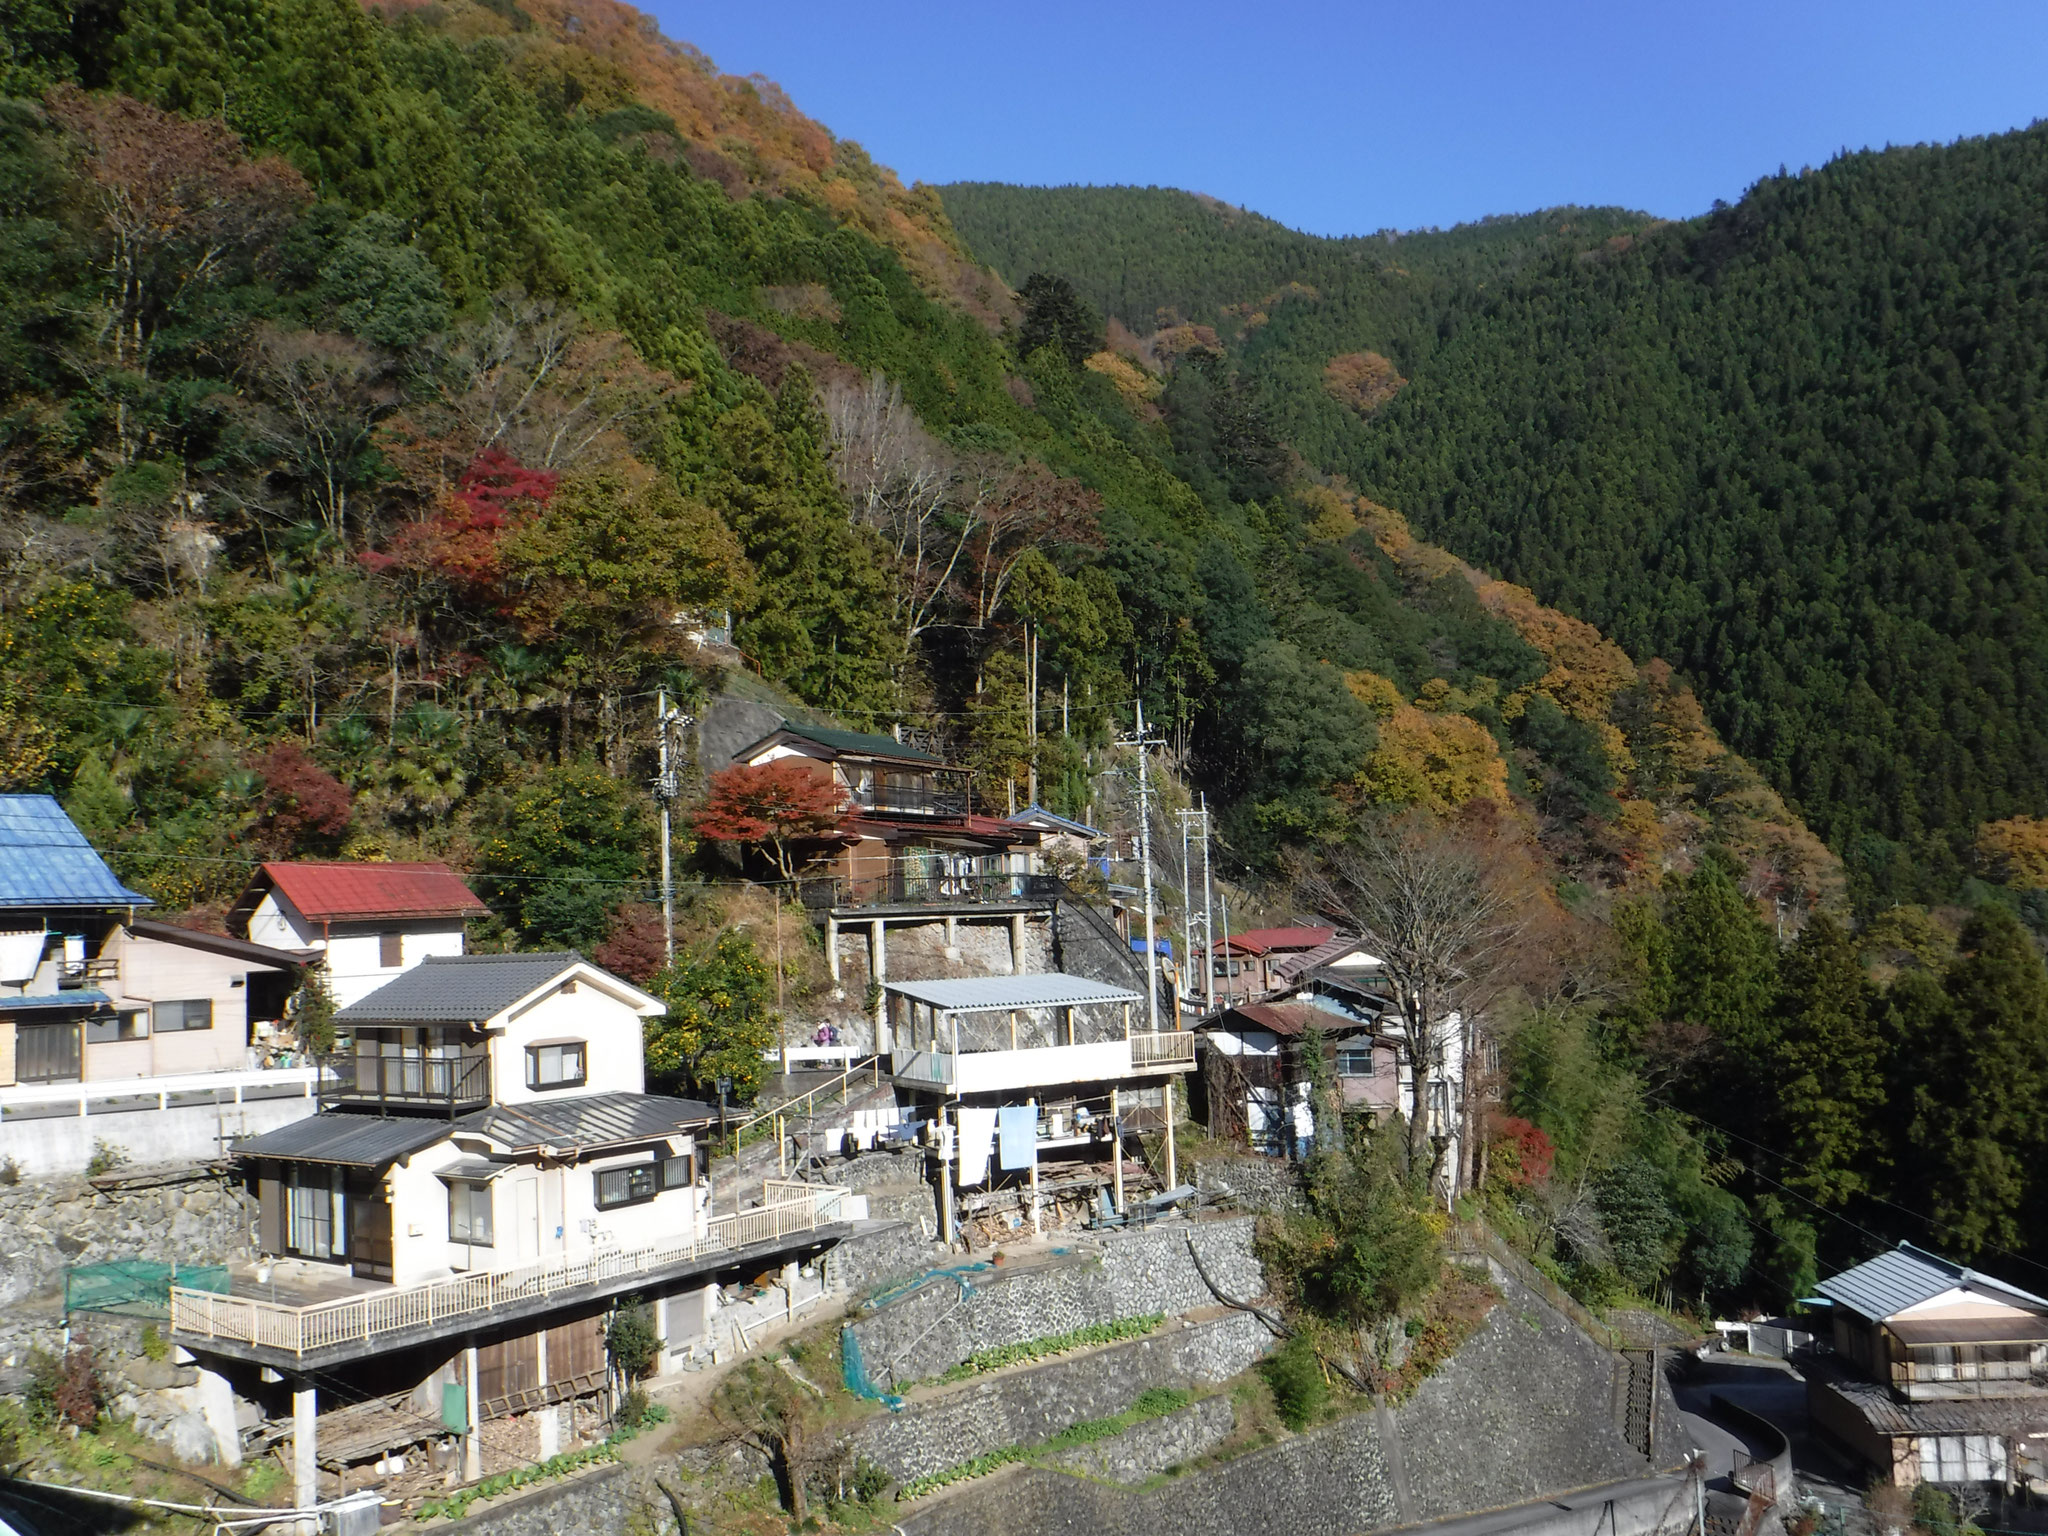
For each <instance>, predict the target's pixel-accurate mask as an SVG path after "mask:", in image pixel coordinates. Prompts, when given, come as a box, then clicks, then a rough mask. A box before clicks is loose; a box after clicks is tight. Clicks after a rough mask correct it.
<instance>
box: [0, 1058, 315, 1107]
mask: <svg viewBox="0 0 2048 1536" xmlns="http://www.w3.org/2000/svg"><path fill="white" fill-rule="evenodd" d="M318 1072H319V1069H318V1068H316V1067H247V1068H242V1069H239V1070H236V1071H230V1072H175V1073H164V1074H161V1075H154V1076H150V1077H101V1078H93V1079H89V1080H88V1081H86V1082H82V1083H18V1084H10V1085H9V1086H7V1087H5V1088H0V1110H5V1109H13V1108H17V1107H26V1106H28V1105H31V1104H73V1103H75V1104H77V1105H78V1106H79V1110H78V1112H79V1114H81V1115H89V1114H113V1113H119V1112H122V1111H125V1110H128V1109H140V1108H149V1107H154V1108H157V1109H165V1108H168V1107H170V1106H169V1104H168V1100H169V1099H171V1098H172V1097H173V1096H175V1095H177V1094H183V1093H202V1092H218V1091H219V1090H221V1089H223V1088H227V1089H232V1090H233V1091H234V1099H233V1102H234V1103H237V1104H239V1103H241V1102H242V1090H243V1089H244V1088H257V1087H286V1086H296V1087H297V1088H298V1089H299V1090H300V1091H299V1092H298V1093H296V1094H292V1095H290V1097H293V1098H311V1097H312V1096H313V1092H314V1088H315V1083H316V1079H317V1077H318ZM114 1099H140V1100H145V1101H149V1102H147V1103H144V1104H137V1105H126V1104H123V1105H111V1104H109V1106H108V1107H107V1108H105V1109H92V1108H89V1107H88V1106H89V1105H90V1104H92V1103H97V1102H104V1101H110V1100H114Z"/></svg>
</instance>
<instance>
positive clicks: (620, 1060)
mask: <svg viewBox="0 0 2048 1536" xmlns="http://www.w3.org/2000/svg"><path fill="white" fill-rule="evenodd" d="M572 985H574V987H575V988H576V990H575V991H573V992H562V991H555V992H552V993H550V994H548V995H547V996H546V997H543V998H542V999H540V1001H538V1002H536V1003H532V1004H530V1005H528V1006H527V1007H526V1008H525V1009H524V1010H522V1011H521V1012H519V1013H517V1014H515V1015H513V1017H512V1019H511V1020H510V1022H509V1023H508V1024H507V1025H506V1026H505V1030H504V1033H503V1034H500V1035H494V1037H493V1039H492V1041H491V1055H492V1061H491V1078H492V1097H493V1098H494V1099H495V1100H496V1102H498V1103H500V1104H530V1103H532V1102H534V1101H535V1100H537V1099H558V1098H562V1097H564V1096H565V1095H568V1096H576V1097H581V1096H583V1095H586V1094H593V1093H645V1092H646V1091H647V1057H646V1052H645V1049H644V1047H643V1043H642V1042H643V1036H644V1033H645V1031H644V1030H643V1028H642V1026H641V1022H640V1015H639V1014H638V1013H636V1012H634V1010H633V1005H632V1004H631V1003H630V1002H628V1001H627V1000H626V999H625V998H623V997H621V996H620V995H619V994H617V993H616V992H613V991H612V990H610V989H609V988H608V987H604V986H601V985H599V984H598V983H595V982H593V981H591V980H590V979H589V978H588V977H579V978H577V979H576V980H575V981H574V982H573V983H572ZM540 1040H581V1041H583V1042H584V1043H585V1046H586V1048H587V1049H586V1052H585V1057H584V1070H585V1072H586V1073H587V1074H588V1080H587V1081H586V1082H585V1083H584V1084H583V1085H582V1086H580V1087H575V1088H557V1089H538V1090H536V1089H532V1088H529V1087H527V1086H526V1048H527V1046H529V1045H531V1044H533V1043H534V1042H536V1041H540Z"/></svg>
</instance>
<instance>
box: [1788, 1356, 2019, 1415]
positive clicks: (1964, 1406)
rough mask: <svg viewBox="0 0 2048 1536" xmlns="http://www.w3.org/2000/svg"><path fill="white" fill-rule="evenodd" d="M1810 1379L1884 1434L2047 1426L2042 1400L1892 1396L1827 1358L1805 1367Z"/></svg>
mask: <svg viewBox="0 0 2048 1536" xmlns="http://www.w3.org/2000/svg"><path fill="white" fill-rule="evenodd" d="M1801 1369H1802V1370H1805V1371H1806V1372H1807V1373H1808V1375H1809V1376H1810V1377H1812V1378H1814V1379H1815V1380H1817V1381H1818V1382H1819V1383H1820V1384H1821V1385H1823V1386H1824V1387H1825V1388H1827V1389H1828V1390H1830V1391H1832V1392H1834V1393H1835V1394H1836V1395H1837V1396H1839V1397H1840V1398H1841V1399H1842V1400H1843V1401H1844V1402H1846V1403H1848V1404H1849V1405H1850V1406H1851V1407H1852V1408H1854V1409H1855V1410H1856V1411H1857V1413H1859V1414H1861V1415H1862V1416H1863V1419H1864V1421H1865V1422H1866V1423H1868V1424H1869V1425H1870V1427H1871V1428H1872V1429H1874V1430H1876V1431H1877V1432H1878V1433H1879V1434H1880V1435H1984V1434H1993V1435H2029V1434H2034V1433H2036V1432H2038V1431H2040V1430H2042V1429H2043V1428H2048V1407H2044V1406H2043V1405H2042V1402H2041V1399H2039V1398H2037V1397H2036V1398H2026V1397H1978V1398H1969V1397H1958V1398H1926V1399H1922V1400H1920V1401H1917V1402H1910V1401H1906V1400H1904V1399H1901V1398H1897V1397H1894V1396H1893V1395H1892V1393H1891V1389H1890V1388H1888V1387H1882V1386H1879V1385H1878V1384H1877V1383H1876V1382H1874V1381H1864V1380H1863V1379H1862V1378H1861V1377H1858V1376H1852V1375H1851V1374H1850V1373H1849V1372H1848V1371H1847V1370H1846V1369H1844V1368H1843V1366H1842V1364H1841V1363H1840V1362H1839V1361H1836V1360H1830V1359H1828V1358H1827V1357H1826V1356H1822V1357H1820V1358H1819V1359H1815V1360H1810V1361H1808V1362H1806V1363H1805V1364H1803V1365H1802V1366H1801Z"/></svg>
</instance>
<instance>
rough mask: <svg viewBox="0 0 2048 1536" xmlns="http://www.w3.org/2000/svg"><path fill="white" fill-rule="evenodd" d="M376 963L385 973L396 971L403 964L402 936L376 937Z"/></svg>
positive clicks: (393, 934) (399, 934) (403, 945)
mask: <svg viewBox="0 0 2048 1536" xmlns="http://www.w3.org/2000/svg"><path fill="white" fill-rule="evenodd" d="M377 963H378V964H379V965H381V966H383V967H384V969H386V970H387V971H389V970H396V969H398V968H399V967H401V966H403V965H404V964H405V935H404V934H402V933H380V934H378V935H377Z"/></svg>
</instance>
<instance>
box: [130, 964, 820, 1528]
mask: <svg viewBox="0 0 2048 1536" xmlns="http://www.w3.org/2000/svg"><path fill="white" fill-rule="evenodd" d="M661 1009H662V1004H661V1003H660V1001H659V1000H658V999H656V998H653V997H651V996H649V995H648V994H647V993H645V992H643V991H641V990H640V989H639V988H637V987H634V986H632V985H630V984H629V983H627V982H625V981H622V980H620V979H619V978H618V977H616V976H612V975H610V974H609V973H607V972H605V971H603V970H601V969H599V968H598V967H597V966H594V965H592V964H590V963H589V962H588V961H586V960H584V959H583V958H582V957H581V956H579V955H576V954H574V953H561V954H537V955H536V954H526V955H519V954H511V955H496V954H493V955H430V956H428V957H426V958H425V959H423V960H421V961H420V962H419V963H418V964H417V965H415V966H414V967H412V968H411V969H410V970H408V971H406V972H405V973H404V974H403V975H401V976H400V977H398V978H397V979H396V980H394V981H391V982H389V983H387V984H386V985H385V986H383V987H381V988H379V989H378V990H376V991H375V992H372V993H371V994H369V995H368V996H367V997H365V998H363V999H361V1000H359V1001H357V1002H355V1003H352V1004H350V1005H349V1006H348V1007H346V1008H344V1009H342V1010H340V1012H339V1014H338V1015H337V1019H336V1024H337V1027H338V1028H339V1029H340V1030H341V1031H342V1032H343V1038H344V1048H343V1050H342V1052H341V1053H340V1060H341V1062H342V1064H343V1065H342V1070H340V1071H338V1072H337V1073H335V1074H334V1075H333V1076H332V1077H331V1078H330V1079H328V1080H327V1081H326V1082H325V1083H324V1084H323V1090H322V1095H323V1102H322V1104H321V1107H320V1113H319V1114H318V1115H316V1116H314V1117H313V1118H311V1119H308V1120H304V1121H301V1122H299V1123H297V1124H294V1125H290V1126H286V1127H284V1128H282V1129H280V1130H277V1131H274V1132H271V1133H270V1134H267V1135H264V1136H259V1137H256V1138H254V1139H252V1140H250V1141H247V1142H244V1143H243V1144H241V1145H240V1146H238V1147H237V1148H236V1154H235V1155H236V1160H237V1162H238V1163H239V1165H240V1166H241V1167H242V1168H243V1169H244V1170H245V1172H246V1174H247V1176H248V1178H249V1180H250V1182H251V1184H252V1185H253V1187H254V1188H255V1190H256V1193H257V1196H258V1201H259V1206H260V1212H261V1214H260V1218H259V1227H258V1230H259V1240H260V1244H261V1247H262V1248H263V1250H264V1251H265V1254H266V1258H265V1259H264V1260H263V1261H262V1262H261V1263H260V1264H258V1265H256V1266H242V1267H240V1268H238V1269H236V1270H235V1271H233V1273H232V1280H231V1285H232V1290H231V1292H230V1293H229V1294H226V1295H221V1294H215V1293H212V1292H208V1291H199V1290H188V1289H183V1288H174V1290H173V1292H172V1306H171V1331H170V1337H171V1338H172V1339H173V1340H174V1341H175V1342H176V1343H178V1344H179V1345H181V1346H182V1347H184V1348H186V1349H188V1350H190V1351H192V1353H193V1354H194V1355H195V1356H196V1357H197V1358H198V1359H199V1361H200V1362H201V1364H202V1366H203V1368H204V1370H205V1372H206V1373H207V1377H206V1379H207V1386H206V1390H207V1392H208V1393H209V1394H210V1399H211V1400H212V1401H214V1402H215V1403H217V1404H223V1405H225V1406H224V1407H220V1408H219V1409H218V1410H217V1412H216V1413H215V1414H214V1416H213V1417H214V1419H215V1422H216V1432H217V1437H218V1439H219V1448H220V1451H221V1454H222V1455H223V1457H224V1458H226V1459H228V1460H230V1461H232V1460H234V1459H235V1458H236V1455H237V1454H238V1449H239V1445H238V1441H237V1438H236V1436H235V1434H234V1432H233V1414H232V1395H231V1394H233V1395H239V1396H241V1397H243V1398H246V1399H250V1400H252V1401H256V1402H258V1403H262V1404H267V1405H269V1406H270V1407H271V1408H273V1409H274V1410H282V1409H284V1408H285V1407H286V1406H287V1404H288V1409H289V1413H290V1427H289V1430H288V1431H285V1433H286V1434H287V1435H288V1437H289V1438H290V1439H291V1440H292V1442H293V1453H292V1454H293V1466H294V1468H295V1470H296V1474H297V1482H298V1497H299V1502H300V1503H301V1504H306V1503H310V1502H312V1500H313V1498H314V1496H315V1495H316V1494H318V1493H320V1492H322V1491H323V1488H322V1483H321V1478H322V1476H323V1475H326V1476H328V1477H329V1478H331V1479H338V1478H342V1477H354V1478H355V1479H356V1485H359V1484H360V1479H361V1477H362V1476H364V1475H368V1473H367V1472H366V1470H365V1469H367V1468H369V1467H371V1466H372V1465H374V1464H376V1463H383V1464H384V1465H385V1466H386V1467H389V1466H390V1465H391V1462H390V1460H389V1458H391V1457H392V1456H394V1455H396V1456H401V1457H403V1456H406V1455H409V1454H411V1455H417V1454H419V1452H418V1450H417V1448H418V1447H421V1446H423V1445H427V1444H430V1443H432V1442H435V1441H437V1440H439V1439H441V1438H443V1437H446V1436H448V1435H450V1434H451V1433H452V1434H455V1435H458V1436H460V1438H461V1440H462V1442H463V1472H464V1475H465V1476H468V1477H470V1478H474V1477H477V1476H480V1475H482V1474H483V1472H484V1470H485V1467H484V1450H483V1442H482V1439H481V1438H480V1435H479V1431H480V1427H481V1426H482V1425H483V1424H485V1423H496V1422H498V1421H501V1420H502V1421H509V1422H507V1423H505V1424H504V1425H502V1426H501V1428H500V1429H499V1430H498V1431H495V1432H494V1436H493V1444H494V1445H495V1446H497V1447H499V1450H500V1452H501V1453H502V1452H503V1451H504V1447H506V1446H513V1447H516V1448H517V1450H516V1454H515V1457H514V1459H515V1461H517V1460H519V1459H526V1460H538V1459H545V1458H546V1457H548V1456H551V1455H553V1454H555V1452H556V1451H557V1450H560V1449H562V1448H563V1447H564V1446H565V1445H567V1444H568V1443H569V1442H570V1441H571V1440H572V1439H573V1438H574V1437H575V1436H576V1435H577V1434H578V1433H579V1432H580V1430H581V1429H589V1428H592V1427H593V1426H594V1425H595V1423H596V1418H595V1415H594V1414H593V1413H592V1412H591V1411H590V1410H589V1409H588V1408H587V1406H586V1408H584V1409H582V1410H579V1409H578V1407H577V1404H578V1403H585V1404H587V1403H588V1402H589V1401H590V1400H591V1399H592V1398H593V1397H594V1396H595V1395H596V1394H600V1393H602V1392H603V1391H604V1390H605V1389H606V1387H607V1384H608V1383H607V1377H606V1367H605V1352H604V1329H605V1319H606V1317H607V1316H608V1315H609V1314H610V1313H611V1312H612V1310H613V1309H614V1307H615V1306H616V1305H617V1304H618V1302H619V1298H620V1297H622V1296H626V1295H632V1296H635V1297H639V1298H643V1299H644V1300H645V1301H646V1303H647V1304H648V1305H649V1306H650V1308H651V1310H652V1321H653V1323H654V1327H655V1331H656V1333H657V1334H658V1335H659V1336H660V1338H661V1340H662V1346H661V1352H660V1354H659V1357H658V1362H657V1373H658V1374H667V1373H668V1371H669V1370H671V1369H673V1368H675V1367H676V1366H677V1365H678V1364H679V1362H680V1360H681V1359H682V1358H683V1356H684V1355H685V1354H686V1353H687V1352H688V1351H689V1349H690V1348H691V1347H692V1344H693V1343H694V1341H696V1340H698V1339H700V1338H702V1337H703V1336H704V1334H705V1333H706V1331H707V1330H708V1329H709V1327H710V1324H711V1319H712V1315H713V1313H714V1312H715V1310H716V1306H717V1299H716V1298H717V1286H716V1282H717V1280H718V1278H719V1277H720V1276H721V1275H722V1274H731V1273H734V1272H739V1271H744V1272H745V1273H747V1274H749V1275H753V1274H759V1273H761V1272H762V1271H763V1270H773V1269H775V1268H776V1267H777V1266H778V1265H781V1264H784V1263H787V1262H791V1261H793V1260H795V1259H796V1258H798V1257H800V1256H801V1255H803V1254H806V1253H809V1252H813V1251H815V1250H816V1249H818V1248H819V1247H820V1246H821V1245H823V1244H825V1243H828V1242H830V1241H833V1240H835V1239H836V1238H837V1237H839V1236H843V1235H844V1233H845V1231H846V1227H845V1225H844V1223H843V1222H841V1223H838V1224H836V1225H835V1224H834V1222H833V1221H828V1220H827V1219H825V1217H824V1216H822V1215H821V1214H820V1206H819V1204H818V1202H817V1201H816V1200H815V1199H814V1198H813V1196H812V1195H811V1193H810V1192H809V1191H808V1189H807V1188H806V1187H804V1186H771V1187H770V1188H769V1189H768V1190H766V1191H764V1201H763V1203H762V1204H761V1205H760V1206H758V1207H756V1208H754V1209H749V1210H743V1211H741V1210H731V1209H728V1210H727V1211H726V1212H724V1213H723V1214H714V1212H713V1210H712V1201H711V1188H710V1185H709V1182H708V1179H707V1170H708V1166H709V1156H708V1153H709V1148H708V1146H707V1145H706V1144H704V1143H703V1142H701V1141H700V1140H699V1133H701V1132H702V1131H703V1130H704V1129H705V1128H706V1127H708V1126H709V1125H710V1124H711V1122H712V1121H713V1119H714V1118H715V1111H713V1110H712V1109H711V1108H710V1107H709V1106H708V1105H704V1104H700V1103H696V1102H693V1101H689V1100H683V1099H674V1098H666V1097H661V1096H658V1095H651V1094H648V1093H647V1092H646V1091H645V1078H644V1069H643V1064H642V1052H641V1034H642V1027H641V1021H642V1020H643V1019H644V1018H646V1017H649V1016H651V1015H653V1014H656V1013H659V1012H660V1011H661ZM721 1195H724V1196H725V1197H726V1198H728V1199H729V1198H730V1195H727V1194H726V1192H724V1191H721ZM323 1405H324V1406H325V1407H326V1408H327V1409H328V1410H330V1411H328V1412H326V1413H323V1412H322V1408H323ZM415 1464H416V1463H415ZM351 1469H354V1470H353V1471H351ZM330 1486H331V1485H330Z"/></svg>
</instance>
